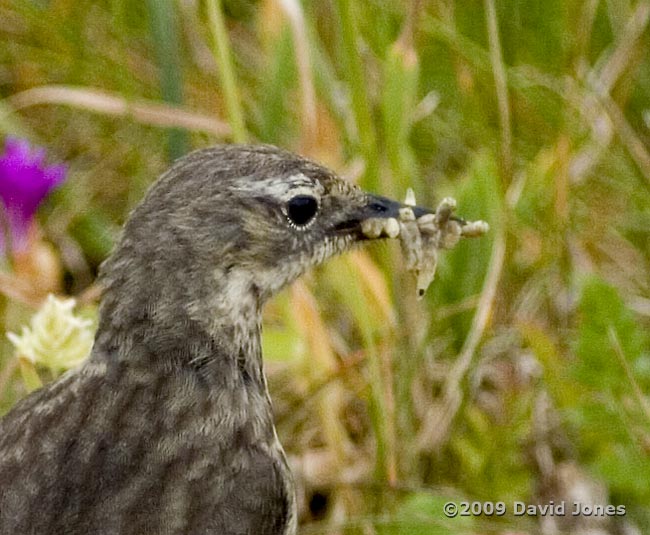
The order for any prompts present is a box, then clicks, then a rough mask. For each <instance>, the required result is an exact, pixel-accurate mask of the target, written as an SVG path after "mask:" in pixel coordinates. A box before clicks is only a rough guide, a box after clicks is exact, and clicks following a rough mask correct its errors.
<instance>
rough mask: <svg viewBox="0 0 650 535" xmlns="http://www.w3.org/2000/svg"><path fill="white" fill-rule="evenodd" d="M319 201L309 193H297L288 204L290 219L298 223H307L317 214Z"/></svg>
mask: <svg viewBox="0 0 650 535" xmlns="http://www.w3.org/2000/svg"><path fill="white" fill-rule="evenodd" d="M316 210H318V203H317V202H316V199H314V198H313V197H310V196H309V195H297V196H296V197H294V198H293V199H291V200H290V201H289V202H288V204H287V214H288V215H289V219H291V221H292V222H293V223H294V224H296V225H305V224H307V223H309V221H310V220H311V219H312V218H313V217H314V216H315V215H316Z"/></svg>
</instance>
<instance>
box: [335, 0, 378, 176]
mask: <svg viewBox="0 0 650 535" xmlns="http://www.w3.org/2000/svg"><path fill="white" fill-rule="evenodd" d="M337 4H338V11H339V20H340V23H341V37H342V39H343V47H344V50H345V52H344V54H343V61H344V67H345V73H346V76H347V82H348V84H349V86H350V91H351V96H352V111H353V113H354V118H355V121H356V124H357V129H358V132H359V141H360V142H361V150H362V151H363V155H364V157H365V160H366V171H365V178H366V186H367V187H368V188H369V189H376V188H377V186H378V184H377V180H378V176H379V162H378V151H377V136H376V133H375V127H374V124H373V120H372V111H371V107H370V104H369V102H370V98H369V95H368V93H367V91H366V87H367V84H366V81H365V77H364V75H363V64H362V61H361V54H360V53H359V50H357V38H358V35H359V31H358V28H357V25H356V18H355V12H354V7H353V5H354V4H353V2H352V1H351V0H337Z"/></svg>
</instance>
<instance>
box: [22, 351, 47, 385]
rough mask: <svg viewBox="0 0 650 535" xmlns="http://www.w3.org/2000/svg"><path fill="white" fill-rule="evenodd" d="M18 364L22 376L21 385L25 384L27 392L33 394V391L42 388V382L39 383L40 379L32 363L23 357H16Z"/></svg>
mask: <svg viewBox="0 0 650 535" xmlns="http://www.w3.org/2000/svg"><path fill="white" fill-rule="evenodd" d="M18 363H19V365H20V374H21V375H22V378H23V383H25V387H26V388H27V391H28V392H33V391H34V390H38V389H39V388H41V387H42V386H43V381H41V378H40V377H39V376H38V372H37V371H36V367H35V366H34V363H33V362H32V361H31V360H29V359H28V358H27V357H23V356H19V357H18Z"/></svg>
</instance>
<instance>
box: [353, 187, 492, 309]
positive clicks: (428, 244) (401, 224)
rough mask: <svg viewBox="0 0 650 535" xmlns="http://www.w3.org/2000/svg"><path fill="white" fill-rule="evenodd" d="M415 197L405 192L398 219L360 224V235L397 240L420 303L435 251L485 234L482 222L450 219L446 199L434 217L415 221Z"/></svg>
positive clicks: (451, 210)
mask: <svg viewBox="0 0 650 535" xmlns="http://www.w3.org/2000/svg"><path fill="white" fill-rule="evenodd" d="M414 206H415V194H414V193H413V190H412V189H410V188H409V189H408V191H407V193H406V199H405V200H404V206H403V207H402V208H400V210H399V218H397V219H395V218H389V219H379V218H377V219H370V220H366V221H364V223H363V227H362V231H363V233H364V234H365V235H366V236H368V237H369V238H377V237H378V236H381V235H382V234H384V235H385V236H387V237H389V238H395V237H397V238H399V240H400V244H401V246H402V251H403V252H404V256H405V263H406V269H408V270H409V271H411V272H413V273H414V274H415V278H416V287H417V295H418V298H419V299H421V298H422V297H423V296H424V294H425V292H426V290H427V288H428V287H429V285H430V284H431V282H432V281H433V279H434V277H435V274H436V267H437V264H438V250H439V249H451V248H453V247H454V246H455V245H456V244H457V243H458V242H459V241H460V238H461V237H467V238H472V237H477V236H482V235H483V234H485V233H486V232H487V231H488V230H489V225H488V224H487V223H486V222H485V221H463V220H462V219H459V218H456V217H454V216H453V213H454V210H455V209H456V200H455V199H453V198H451V197H446V198H444V199H443V200H442V202H441V203H440V204H439V205H438V208H436V211H435V213H427V214H424V215H422V216H420V217H418V218H416V217H415V213H414V211H413V207H414Z"/></svg>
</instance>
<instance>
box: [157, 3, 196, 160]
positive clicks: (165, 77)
mask: <svg viewBox="0 0 650 535" xmlns="http://www.w3.org/2000/svg"><path fill="white" fill-rule="evenodd" d="M147 4H148V9H149V13H150V15H151V34H152V36H153V42H154V48H155V51H156V59H157V61H158V67H159V69H160V91H161V93H162V98H163V100H164V101H165V102H169V103H170V104H174V105H179V104H182V103H183V69H182V67H181V59H180V54H179V48H180V47H179V43H178V36H177V31H176V11H175V9H174V5H175V4H174V3H173V2H172V0H148V2H147ZM188 145H189V139H188V136H187V132H186V131H185V130H182V129H180V128H170V129H169V158H170V159H171V160H175V159H177V158H180V157H181V156H182V155H183V154H185V153H186V152H187V149H188Z"/></svg>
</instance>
